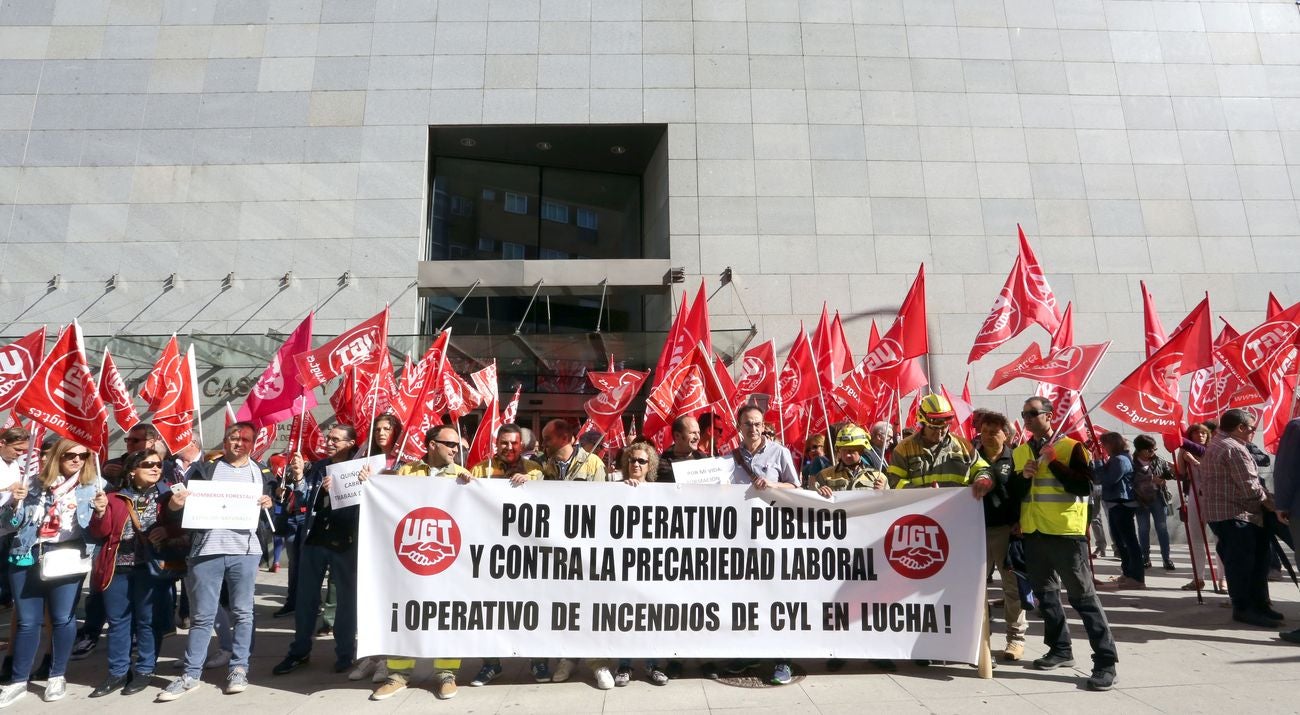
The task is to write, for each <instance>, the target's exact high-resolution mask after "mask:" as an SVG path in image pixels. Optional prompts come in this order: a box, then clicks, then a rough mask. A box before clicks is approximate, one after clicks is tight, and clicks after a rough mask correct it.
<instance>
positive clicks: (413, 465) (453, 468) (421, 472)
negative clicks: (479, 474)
mask: <svg viewBox="0 0 1300 715" xmlns="http://www.w3.org/2000/svg"><path fill="white" fill-rule="evenodd" d="M397 474H398V475H400V476H407V477H430V476H433V477H450V478H452V479H455V478H457V477H472V476H474V475H472V474H470V473H469V470H468V469H466V468H464V467H462V466H460V465H459V464H456V463H455V462H452V463H451V464H448V465H447V466H445V467H443V468H442V469H436V468H434V467H431V466H429V465H428V464H425V463H424V462H422V461H419V460H416V461H414V462H407V463H406V464H403V465H402V466H400V467H398V468H397Z"/></svg>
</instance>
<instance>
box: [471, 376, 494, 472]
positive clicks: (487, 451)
mask: <svg viewBox="0 0 1300 715" xmlns="http://www.w3.org/2000/svg"><path fill="white" fill-rule="evenodd" d="M480 372H481V371H480ZM493 372H494V373H495V372H496V371H495V370H493ZM493 377H495V375H494V376H493ZM499 429H501V414H500V413H499V412H498V411H497V401H496V400H495V399H491V400H488V403H487V409H486V410H484V412H483V419H482V420H480V421H479V423H478V429H477V430H475V431H474V439H473V440H471V441H470V443H469V452H468V453H467V454H466V456H465V463H466V464H468V465H470V466H471V467H472V466H474V465H475V464H478V463H479V462H482V461H484V460H485V459H488V458H489V457H491V456H492V455H493V454H495V453H496V441H497V430H499Z"/></svg>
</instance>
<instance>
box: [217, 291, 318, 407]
mask: <svg viewBox="0 0 1300 715" xmlns="http://www.w3.org/2000/svg"><path fill="white" fill-rule="evenodd" d="M314 315H315V314H314V313H308V314H307V317H306V318H304V319H303V321H302V322H301V323H299V324H298V327H296V328H294V329H293V332H292V333H290V334H289V337H288V338H287V339H285V341H284V345H281V346H280V349H279V350H276V351H275V355H274V356H272V357H271V363H270V364H269V365H267V366H266V369H265V370H263V371H262V376H261V377H259V378H258V379H257V384H255V385H253V389H251V390H249V391H248V399H246V400H244V404H243V405H240V407H239V411H238V412H236V413H235V417H236V418H237V419H238V420H239V421H242V422H252V423H253V424H255V425H257V426H258V427H262V426H264V425H268V424H275V423H276V422H283V421H285V420H287V419H289V418H290V417H293V416H294V414H296V413H298V412H302V411H303V410H310V409H311V408H313V407H315V406H316V394H315V393H314V392H313V391H312V390H304V389H303V387H302V385H303V381H302V380H301V379H299V375H298V363H297V362H295V361H294V359H293V356H295V355H297V354H299V353H304V352H307V351H310V350H311V331H312V319H313V317H314Z"/></svg>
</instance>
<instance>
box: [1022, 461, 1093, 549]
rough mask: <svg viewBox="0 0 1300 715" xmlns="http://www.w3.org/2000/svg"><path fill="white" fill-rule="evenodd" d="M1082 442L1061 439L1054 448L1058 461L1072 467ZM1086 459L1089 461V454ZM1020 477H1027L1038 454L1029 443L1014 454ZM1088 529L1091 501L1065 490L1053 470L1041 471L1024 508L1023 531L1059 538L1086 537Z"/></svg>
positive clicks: (1035, 478) (1023, 503)
mask: <svg viewBox="0 0 1300 715" xmlns="http://www.w3.org/2000/svg"><path fill="white" fill-rule="evenodd" d="M1078 443H1079V442H1078V440H1074V439H1070V438H1069V437H1061V438H1060V439H1058V440H1057V441H1056V444H1055V445H1054V446H1053V452H1054V453H1055V460H1056V461H1058V462H1061V463H1062V464H1069V463H1070V455H1071V454H1073V453H1074V446H1075V445H1076V444H1078ZM1084 457H1085V458H1088V456H1087V450H1086V449H1085V450H1084ZM1011 459H1012V462H1013V463H1014V465H1015V469H1016V473H1017V474H1023V473H1024V471H1025V465H1026V464H1028V463H1029V462H1031V461H1033V460H1034V459H1035V457H1034V452H1033V450H1032V449H1030V447H1029V443H1028V442H1025V443H1023V444H1021V445H1020V446H1019V447H1016V449H1015V451H1013V452H1012V453H1011ZM1087 529H1088V498H1087V497H1080V496H1075V495H1073V494H1071V493H1070V492H1068V491H1066V490H1065V487H1064V486H1063V485H1062V484H1061V480H1060V479H1057V478H1056V475H1055V474H1052V470H1050V469H1040V470H1039V471H1038V474H1037V476H1035V477H1034V481H1033V483H1032V484H1031V485H1030V486H1029V495H1028V496H1026V497H1025V500H1024V501H1023V502H1021V504H1020V530H1021V531H1022V532H1023V533H1026V534H1029V533H1032V532H1035V531H1036V532H1039V533H1042V534H1053V535H1056V536H1083V535H1084V534H1085V533H1086V532H1087Z"/></svg>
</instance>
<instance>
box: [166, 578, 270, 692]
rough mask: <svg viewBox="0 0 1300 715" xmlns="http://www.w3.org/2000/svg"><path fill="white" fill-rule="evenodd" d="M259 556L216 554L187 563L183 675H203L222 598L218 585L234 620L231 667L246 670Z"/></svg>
mask: <svg viewBox="0 0 1300 715" xmlns="http://www.w3.org/2000/svg"><path fill="white" fill-rule="evenodd" d="M261 558H262V556H261V554H249V555H247V556H244V555H242V554H239V555H235V554H219V555H216V556H197V557H192V558H191V559H190V560H189V564H190V571H189V576H188V577H186V582H187V587H188V589H189V594H190V602H191V606H192V610H191V611H190V635H189V642H188V643H186V646H185V674H186V675H188V676H190V677H191V678H195V679H197V678H198V677H199V676H201V675H203V661H204V660H206V659H207V657H208V641H210V640H212V624H213V621H214V620H215V618H216V615H217V605H218V603H219V601H220V598H221V583H222V581H225V582H226V589H227V592H228V593H229V595H230V615H231V616H232V617H233V618H234V621H235V625H234V635H235V639H234V642H233V644H232V646H233V647H232V648H231V651H233V653H234V655H233V656H231V658H230V667H231V668H232V669H233V668H243V669H244V670H245V672H247V670H248V654H249V652H250V651H251V650H252V643H253V587H254V586H256V585H257V564H258V561H260V560H261Z"/></svg>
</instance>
